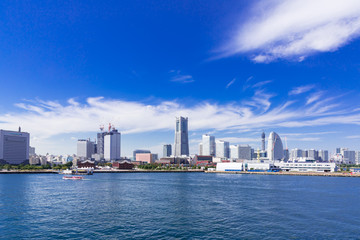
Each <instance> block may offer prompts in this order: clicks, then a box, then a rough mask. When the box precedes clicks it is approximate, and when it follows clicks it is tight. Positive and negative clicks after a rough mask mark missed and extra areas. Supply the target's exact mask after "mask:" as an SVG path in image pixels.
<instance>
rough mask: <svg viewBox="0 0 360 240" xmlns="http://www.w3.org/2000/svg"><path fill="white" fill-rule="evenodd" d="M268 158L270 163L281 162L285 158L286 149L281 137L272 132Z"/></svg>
mask: <svg viewBox="0 0 360 240" xmlns="http://www.w3.org/2000/svg"><path fill="white" fill-rule="evenodd" d="M267 153H268V158H269V160H270V161H275V160H281V159H283V157H284V148H283V144H282V141H281V138H280V136H279V135H278V134H277V133H275V132H271V133H270V135H269V140H268V151H267Z"/></svg>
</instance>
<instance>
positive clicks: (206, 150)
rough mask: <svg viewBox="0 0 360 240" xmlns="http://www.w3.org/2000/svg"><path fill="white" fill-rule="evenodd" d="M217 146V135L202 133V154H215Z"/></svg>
mask: <svg viewBox="0 0 360 240" xmlns="http://www.w3.org/2000/svg"><path fill="white" fill-rule="evenodd" d="M215 148H216V145H215V137H214V136H210V135H208V134H204V135H202V154H203V155H206V156H215V151H216V149H215Z"/></svg>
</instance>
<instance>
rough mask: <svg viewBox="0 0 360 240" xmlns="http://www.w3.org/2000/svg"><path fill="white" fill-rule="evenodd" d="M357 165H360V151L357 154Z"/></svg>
mask: <svg viewBox="0 0 360 240" xmlns="http://www.w3.org/2000/svg"><path fill="white" fill-rule="evenodd" d="M355 164H357V165H359V164H360V151H356V152H355Z"/></svg>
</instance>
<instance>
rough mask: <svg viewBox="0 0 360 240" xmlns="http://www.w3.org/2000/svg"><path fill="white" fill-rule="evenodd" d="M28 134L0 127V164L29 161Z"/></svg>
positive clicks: (26, 162)
mask: <svg viewBox="0 0 360 240" xmlns="http://www.w3.org/2000/svg"><path fill="white" fill-rule="evenodd" d="M29 141H30V134H29V133H27V132H21V128H20V127H19V131H17V132H16V131H8V130H2V129H0V164H14V165H18V164H28V163H29Z"/></svg>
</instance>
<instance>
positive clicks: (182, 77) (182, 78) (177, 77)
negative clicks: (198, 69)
mask: <svg viewBox="0 0 360 240" xmlns="http://www.w3.org/2000/svg"><path fill="white" fill-rule="evenodd" d="M170 73H171V75H173V76H172V77H171V79H170V81H171V82H178V83H192V82H195V80H194V78H193V77H192V76H191V75H188V74H182V73H181V71H180V70H177V71H175V70H171V71H170Z"/></svg>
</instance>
